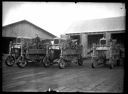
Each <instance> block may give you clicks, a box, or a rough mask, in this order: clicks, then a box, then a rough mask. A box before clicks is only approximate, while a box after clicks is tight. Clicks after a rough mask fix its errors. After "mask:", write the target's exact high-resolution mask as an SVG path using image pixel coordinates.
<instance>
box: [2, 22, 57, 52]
mask: <svg viewBox="0 0 128 94" xmlns="http://www.w3.org/2000/svg"><path fill="white" fill-rule="evenodd" d="M37 35H38V37H40V38H41V39H52V38H55V37H56V36H55V35H53V34H51V33H49V32H48V31H46V30H44V29H42V28H40V27H38V26H36V25H34V24H32V23H31V22H29V21H27V20H22V21H19V22H16V23H12V24H9V25H6V26H3V28H2V41H3V42H4V44H3V47H4V52H5V53H7V52H8V45H9V41H11V40H14V39H15V38H17V37H22V38H35V37H36V36H37Z"/></svg>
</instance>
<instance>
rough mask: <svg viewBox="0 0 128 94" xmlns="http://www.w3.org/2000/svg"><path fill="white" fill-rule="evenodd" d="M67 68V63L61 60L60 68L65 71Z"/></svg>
mask: <svg viewBox="0 0 128 94" xmlns="http://www.w3.org/2000/svg"><path fill="white" fill-rule="evenodd" d="M65 66H66V62H65V61H64V60H63V59H60V61H59V68H60V69H64V68H65Z"/></svg>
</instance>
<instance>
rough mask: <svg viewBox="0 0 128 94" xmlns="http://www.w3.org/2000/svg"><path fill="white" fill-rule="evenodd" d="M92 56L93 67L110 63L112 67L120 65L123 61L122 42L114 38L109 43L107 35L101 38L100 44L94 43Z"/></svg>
mask: <svg viewBox="0 0 128 94" xmlns="http://www.w3.org/2000/svg"><path fill="white" fill-rule="evenodd" d="M91 56H92V57H91V62H92V63H91V66H92V68H95V67H96V66H98V65H100V64H104V65H109V66H110V69H112V68H113V67H114V66H115V65H120V63H121V61H122V57H121V49H120V44H118V43H117V41H116V40H114V39H111V40H109V41H108V43H107V39H106V38H105V37H103V38H101V39H100V41H99V44H97V45H96V44H93V49H92V55H91Z"/></svg>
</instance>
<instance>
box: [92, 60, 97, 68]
mask: <svg viewBox="0 0 128 94" xmlns="http://www.w3.org/2000/svg"><path fill="white" fill-rule="evenodd" d="M96 66H97V61H96V60H94V59H93V60H92V65H91V67H92V68H96Z"/></svg>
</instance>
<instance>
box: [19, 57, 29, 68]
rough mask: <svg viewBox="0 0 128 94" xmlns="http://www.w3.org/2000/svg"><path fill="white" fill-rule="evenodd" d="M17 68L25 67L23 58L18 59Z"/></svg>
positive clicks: (25, 62)
mask: <svg viewBox="0 0 128 94" xmlns="http://www.w3.org/2000/svg"><path fill="white" fill-rule="evenodd" d="M17 66H18V67H20V68H24V67H26V66H27V61H26V60H25V58H24V57H23V56H20V57H19V58H18V61H17Z"/></svg>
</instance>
